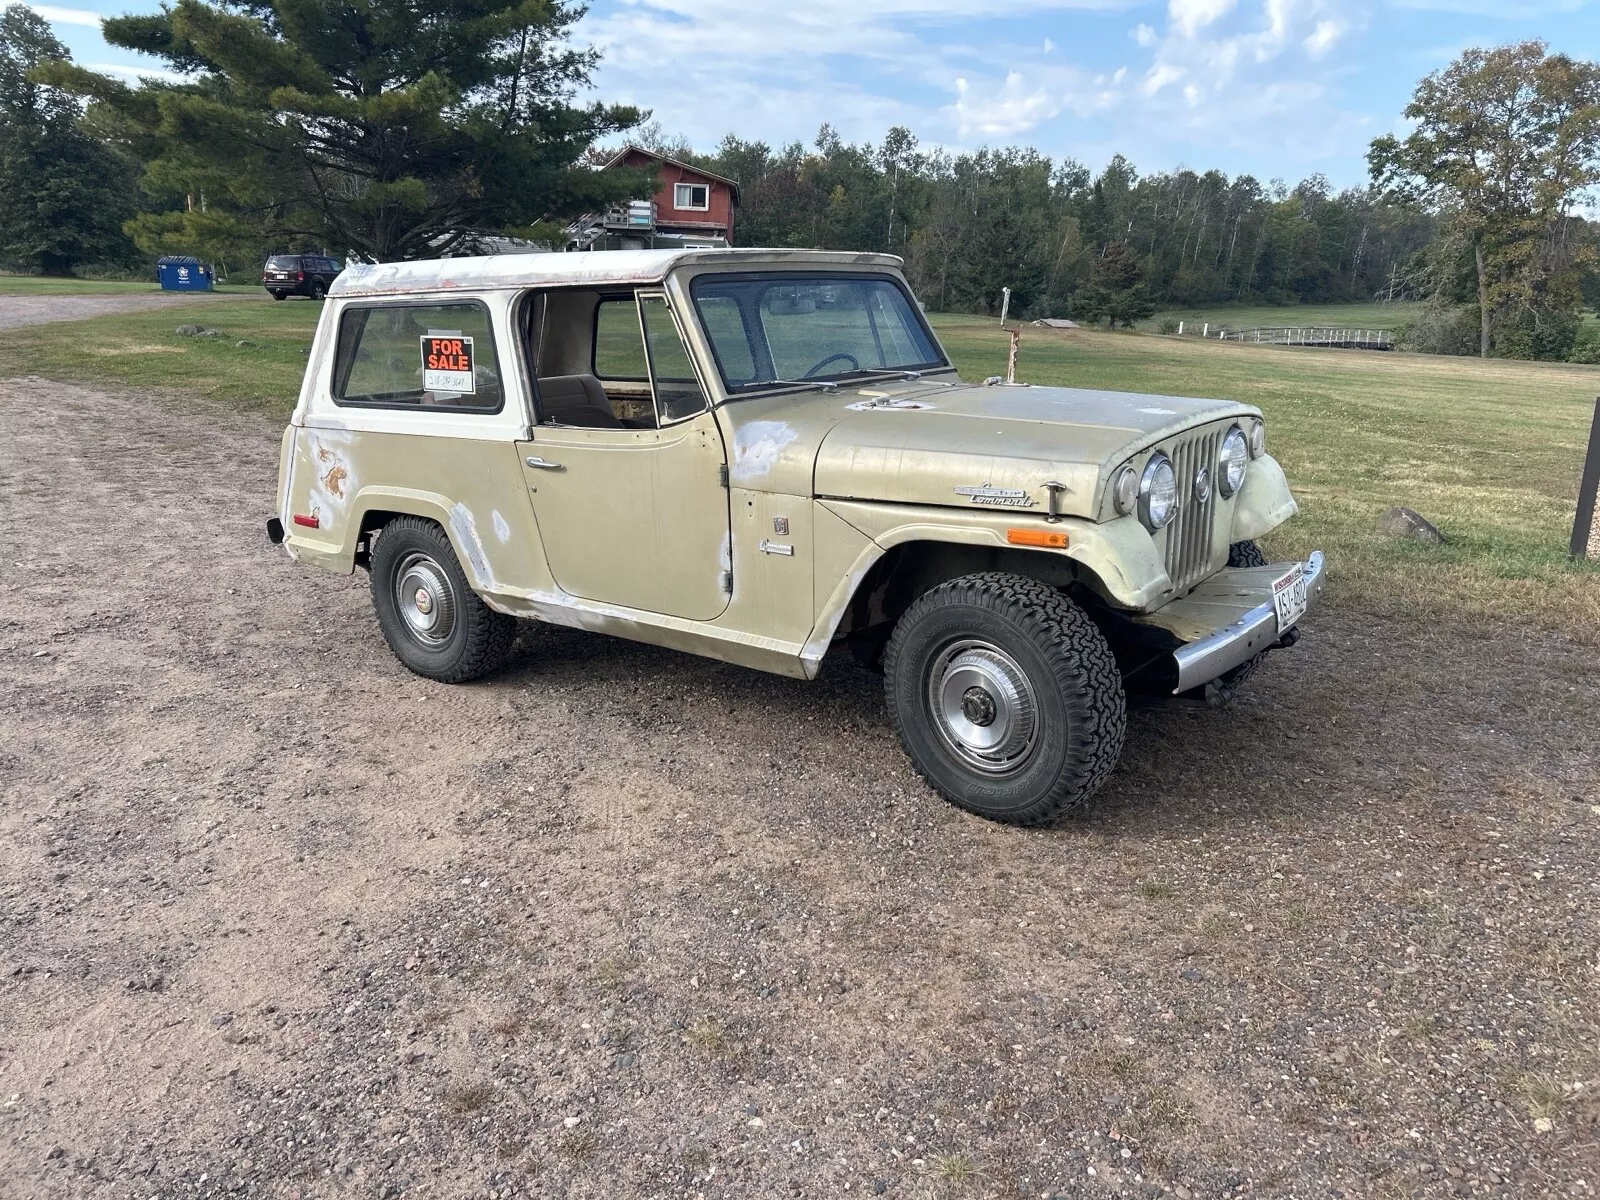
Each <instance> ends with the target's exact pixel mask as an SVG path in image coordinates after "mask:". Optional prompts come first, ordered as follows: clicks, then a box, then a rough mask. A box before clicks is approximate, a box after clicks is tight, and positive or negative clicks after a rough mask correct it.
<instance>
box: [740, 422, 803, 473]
mask: <svg viewBox="0 0 1600 1200" xmlns="http://www.w3.org/2000/svg"><path fill="white" fill-rule="evenodd" d="M799 436H800V435H799V434H798V433H797V432H796V431H795V430H793V429H791V428H790V427H789V424H788V423H787V422H785V421H751V422H750V423H749V424H748V425H741V426H740V427H739V432H738V433H737V434H735V435H734V438H733V474H734V475H735V476H736V477H738V478H740V479H760V478H762V477H763V476H765V475H767V474H768V473H769V472H770V471H771V470H772V468H773V467H775V466H777V465H778V458H779V456H780V455H782V454H783V448H784V447H785V446H787V445H788V444H789V443H790V442H793V441H795V440H796V439H797V438H799Z"/></svg>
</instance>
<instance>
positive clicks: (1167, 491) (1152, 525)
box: [1139, 451, 1178, 531]
mask: <svg viewBox="0 0 1600 1200" xmlns="http://www.w3.org/2000/svg"><path fill="white" fill-rule="evenodd" d="M1177 515H1178V475H1177V472H1175V471H1174V470H1173V469H1172V460H1171V459H1170V458H1168V457H1167V456H1166V455H1165V454H1162V453H1160V452H1159V451H1157V452H1156V453H1155V454H1153V455H1152V456H1151V458H1150V461H1149V463H1147V464H1146V465H1145V469H1144V474H1143V475H1141V476H1140V477H1139V519H1140V520H1141V521H1143V522H1144V523H1145V525H1146V526H1147V527H1148V528H1149V529H1150V530H1152V531H1154V530H1157V529H1165V528H1166V527H1167V525H1169V524H1170V523H1171V521H1172V518H1173V517H1175V516H1177Z"/></svg>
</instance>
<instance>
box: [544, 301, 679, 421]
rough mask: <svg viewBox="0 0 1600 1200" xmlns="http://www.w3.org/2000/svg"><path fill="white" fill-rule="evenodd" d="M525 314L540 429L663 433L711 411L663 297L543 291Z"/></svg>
mask: <svg viewBox="0 0 1600 1200" xmlns="http://www.w3.org/2000/svg"><path fill="white" fill-rule="evenodd" d="M520 314H521V315H520V324H521V328H522V334H523V337H524V339H525V345H526V353H527V361H528V362H529V363H531V364H533V370H534V376H535V380H534V389H535V393H536V404H537V409H538V414H539V422H540V424H544V425H565V426H572V427H577V428H586V429H656V428H659V427H660V426H661V425H663V424H669V423H671V422H673V421H676V420H681V419H682V418H684V417H687V416H692V415H693V414H694V413H697V412H700V411H701V410H703V409H704V408H705V403H706V402H705V396H704V393H703V392H702V390H701V388H700V384H699V381H698V380H697V379H696V378H695V377H694V372H693V368H692V367H691V366H690V364H689V358H688V354H687V352H686V351H685V350H684V348H683V345H682V341H681V339H680V337H679V335H678V332H677V328H676V326H675V325H674V324H673V323H672V317H671V314H670V313H669V312H668V311H667V310H666V305H665V302H664V301H663V300H662V299H660V297H659V296H658V295H656V294H653V293H647V294H646V295H645V297H644V298H643V300H642V301H641V297H640V296H639V295H638V294H637V293H636V292H635V291H634V290H633V289H627V290H614V291H613V290H606V291H601V290H590V289H571V288H569V289H561V290H553V291H547V292H536V293H533V294H530V295H529V296H528V297H526V298H525V300H524V301H523V304H522V306H521V309H520ZM647 337H648V344H647ZM652 366H654V368H655V378H654V381H653V382H652V375H651V368H652Z"/></svg>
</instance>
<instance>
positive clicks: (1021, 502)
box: [956, 483, 1034, 508]
mask: <svg viewBox="0 0 1600 1200" xmlns="http://www.w3.org/2000/svg"><path fill="white" fill-rule="evenodd" d="M956 495H958V496H967V497H969V498H971V500H972V502H973V503H974V504H983V505H987V506H988V507H990V508H1032V507H1033V504H1034V501H1033V497H1032V496H1030V495H1028V493H1027V492H1025V491H1023V490H1022V489H1021V488H999V487H990V486H989V485H988V484H987V483H986V484H984V485H983V486H982V487H958V488H956Z"/></svg>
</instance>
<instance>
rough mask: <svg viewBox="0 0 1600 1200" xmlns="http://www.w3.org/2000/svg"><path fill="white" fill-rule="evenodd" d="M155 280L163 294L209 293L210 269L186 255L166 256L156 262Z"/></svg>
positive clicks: (196, 259)
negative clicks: (157, 281) (158, 282)
mask: <svg viewBox="0 0 1600 1200" xmlns="http://www.w3.org/2000/svg"><path fill="white" fill-rule="evenodd" d="M156 278H157V279H159V280H160V281H161V290H162V291H163V292H209V291H210V290H211V268H210V267H208V266H207V265H206V264H205V263H203V262H201V261H200V260H199V259H198V258H190V257H189V256H188V255H187V254H168V255H166V256H165V257H163V258H160V259H157V260H156Z"/></svg>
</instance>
